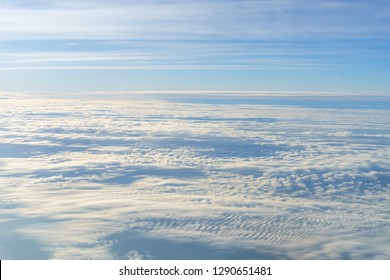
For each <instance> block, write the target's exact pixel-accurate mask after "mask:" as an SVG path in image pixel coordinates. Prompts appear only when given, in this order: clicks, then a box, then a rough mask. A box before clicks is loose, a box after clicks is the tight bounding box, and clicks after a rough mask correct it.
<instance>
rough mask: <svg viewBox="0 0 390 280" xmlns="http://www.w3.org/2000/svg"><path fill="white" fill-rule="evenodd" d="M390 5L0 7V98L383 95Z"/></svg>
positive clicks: (18, 1) (389, 73)
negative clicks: (56, 94)
mask: <svg viewBox="0 0 390 280" xmlns="http://www.w3.org/2000/svg"><path fill="white" fill-rule="evenodd" d="M388 77H390V1H385V0H378V1H345V0H324V1H309V0H275V1H266V0H258V1H255V0H235V1H233V0H224V1H222V0H214V1H204V0H196V1H195V0H182V1H179V0H176V1H175V0H168V1H156V0H149V1H139V0H138V1H137V0H129V1H124V0H114V1H112V0H111V1H101V0H100V1H99V0H87V1H74V0H68V1H59V0H50V1H49V0H29V1H27V0H24V1H23V0H9V1H4V0H0V90H11V91H12V90H23V91H37V90H38V91H40V90H44V91H50V90H65V91H67V90H71V91H77V90H335V91H340V90H341V91H342V90H349V91H351V90H352V91H354V90H363V91H389V90H390V79H389V78H388Z"/></svg>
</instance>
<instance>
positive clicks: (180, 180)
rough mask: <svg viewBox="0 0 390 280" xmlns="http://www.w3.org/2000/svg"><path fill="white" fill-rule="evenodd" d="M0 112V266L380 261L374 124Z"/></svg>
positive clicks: (213, 109)
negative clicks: (28, 262) (19, 261)
mask: <svg viewBox="0 0 390 280" xmlns="http://www.w3.org/2000/svg"><path fill="white" fill-rule="evenodd" d="M0 103H1V108H2V109H1V111H0V171H1V173H0V174H1V175H0V185H1V186H2V187H1V188H0V241H1V242H0V244H2V245H1V246H0V258H2V259H4V258H5V259H7V258H26V257H27V258H60V259H73V258H76V259H89V258H95V259H111V258H121V259H122V258H130V259H153V258H155V259H165V258H173V259H175V258H184V259H186V258H222V259H225V258H233V259H234V258H242V259H246V258H267V259H271V258H277V259H279V258H287V259H290V258H292V259H348V258H352V259H365V258H367V259H388V258H389V257H390V240H389V236H390V232H389V230H390V227H389V218H388V217H389V214H390V213H389V210H388V204H389V198H390V192H389V182H390V177H389V169H390V161H389V159H390V148H389V143H390V141H389V138H390V128H389V114H388V111H386V110H364V109H359V110H357V109H347V110H343V111H341V110H338V109H309V108H306V109H303V108H293V107H276V106H262V105H245V104H242V105H221V104H220V105H205V104H189V103H188V104H186V103H168V102H157V101H145V100H132V99H130V98H125V97H122V99H121V100H96V99H95V100H80V99H62V100H60V99H43V98H35V99H34V98H16V97H13V96H12V95H9V94H8V95H5V94H4V95H2V96H1V97H0ZM20 244H22V245H23V246H22V247H20Z"/></svg>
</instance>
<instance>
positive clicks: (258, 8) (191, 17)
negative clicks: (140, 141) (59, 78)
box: [0, 0, 387, 40]
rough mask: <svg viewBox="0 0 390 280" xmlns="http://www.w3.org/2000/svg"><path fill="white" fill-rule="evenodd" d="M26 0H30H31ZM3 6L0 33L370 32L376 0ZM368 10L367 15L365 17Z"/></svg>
mask: <svg viewBox="0 0 390 280" xmlns="http://www.w3.org/2000/svg"><path fill="white" fill-rule="evenodd" d="M33 3H34V2H33ZM33 3H29V4H27V2H24V1H23V2H16V3H13V4H11V5H9V4H8V5H7V4H5V5H3V8H2V9H1V10H0V26H1V27H0V34H1V35H0V37H1V38H2V39H3V40H4V39H21V38H22V39H28V38H30V39H34V38H35V39H43V38H46V39H47V38H51V39H83V40H84V39H100V40H101V39H103V40H113V39H119V40H131V39H137V40H139V39H151V40H156V39H160V40H161V39H164V40H165V39H176V40H190V39H202V38H208V39H213V38H214V39H215V38H217V39H218V38H219V39H258V40H261V39H268V38H279V39H282V38H286V36H287V37H298V38H299V37H306V38H307V37H308V36H310V37H313V36H315V37H320V38H321V37H324V36H325V37H327V36H339V37H340V36H344V37H345V36H351V37H353V38H356V37H358V38H361V36H363V37H372V36H374V37H376V36H382V35H383V33H387V29H386V28H382V27H381V26H382V25H378V24H379V23H381V22H383V20H384V21H385V22H386V20H387V19H386V18H383V16H382V17H378V16H375V15H376V14H377V13H378V12H379V11H381V9H382V8H383V7H384V5H385V4H384V3H382V2H378V3H376V4H375V5H371V4H368V3H366V2H364V1H361V2H356V3H354V4H351V3H350V2H347V1H320V3H319V5H318V4H317V3H316V4H313V3H312V1H302V0H300V1H212V2H209V1H180V2H179V1H165V2H163V3H161V1H142V2H140V1H114V2H113V3H111V2H110V3H107V2H106V1H83V2H79V1H78V2H76V1H66V2H64V1H54V2H53V3H50V2H47V1H38V2H36V1H35V3H36V4H35V5H34V4H33ZM367 13H369V15H370V16H367Z"/></svg>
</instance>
